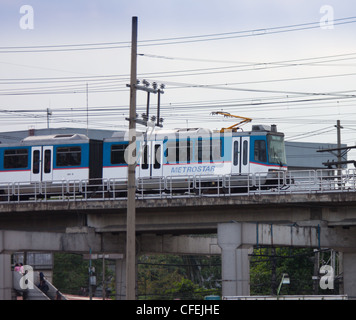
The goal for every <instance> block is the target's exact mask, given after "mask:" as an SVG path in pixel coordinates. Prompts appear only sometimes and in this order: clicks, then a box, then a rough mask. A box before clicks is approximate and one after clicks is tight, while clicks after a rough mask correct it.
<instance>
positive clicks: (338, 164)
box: [335, 120, 343, 186]
mask: <svg viewBox="0 0 356 320" xmlns="http://www.w3.org/2000/svg"><path fill="white" fill-rule="evenodd" d="M335 127H336V129H337V149H338V150H337V162H338V163H337V166H336V167H337V179H338V180H339V186H341V184H342V177H341V175H342V167H341V160H342V155H341V129H342V128H343V127H342V126H341V125H340V120H337V122H336V126H335Z"/></svg>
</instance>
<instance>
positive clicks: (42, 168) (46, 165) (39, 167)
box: [31, 146, 53, 182]
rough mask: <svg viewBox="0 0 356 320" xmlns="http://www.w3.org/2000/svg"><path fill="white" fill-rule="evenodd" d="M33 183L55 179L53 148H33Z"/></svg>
mask: <svg viewBox="0 0 356 320" xmlns="http://www.w3.org/2000/svg"><path fill="white" fill-rule="evenodd" d="M31 152H32V157H31V159H32V163H31V182H39V181H51V180H52V179H53V146H40V147H32V150H31Z"/></svg>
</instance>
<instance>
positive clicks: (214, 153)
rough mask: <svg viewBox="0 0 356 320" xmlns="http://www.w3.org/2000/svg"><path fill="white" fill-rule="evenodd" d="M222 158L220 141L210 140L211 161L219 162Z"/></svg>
mask: <svg viewBox="0 0 356 320" xmlns="http://www.w3.org/2000/svg"><path fill="white" fill-rule="evenodd" d="M221 157H222V148H221V140H220V139H214V140H211V159H210V160H211V161H220V160H221Z"/></svg>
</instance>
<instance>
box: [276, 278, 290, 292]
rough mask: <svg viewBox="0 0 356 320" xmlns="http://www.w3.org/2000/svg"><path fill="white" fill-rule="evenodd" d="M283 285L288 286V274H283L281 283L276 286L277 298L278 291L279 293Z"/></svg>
mask: <svg viewBox="0 0 356 320" xmlns="http://www.w3.org/2000/svg"><path fill="white" fill-rule="evenodd" d="M283 284H290V279H289V276H288V273H283V275H282V280H281V283H280V284H279V286H278V290H277V297H278V296H279V291H281V288H282V285H283Z"/></svg>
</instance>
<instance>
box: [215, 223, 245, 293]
mask: <svg viewBox="0 0 356 320" xmlns="http://www.w3.org/2000/svg"><path fill="white" fill-rule="evenodd" d="M241 232H242V228H241V224H240V223H228V224H226V223H225V224H219V225H218V245H219V246H220V248H221V263H222V268H221V273H222V295H223V296H248V295H250V285H249V281H250V266H249V258H248V253H249V247H248V248H243V247H241V239H242V233H241Z"/></svg>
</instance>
